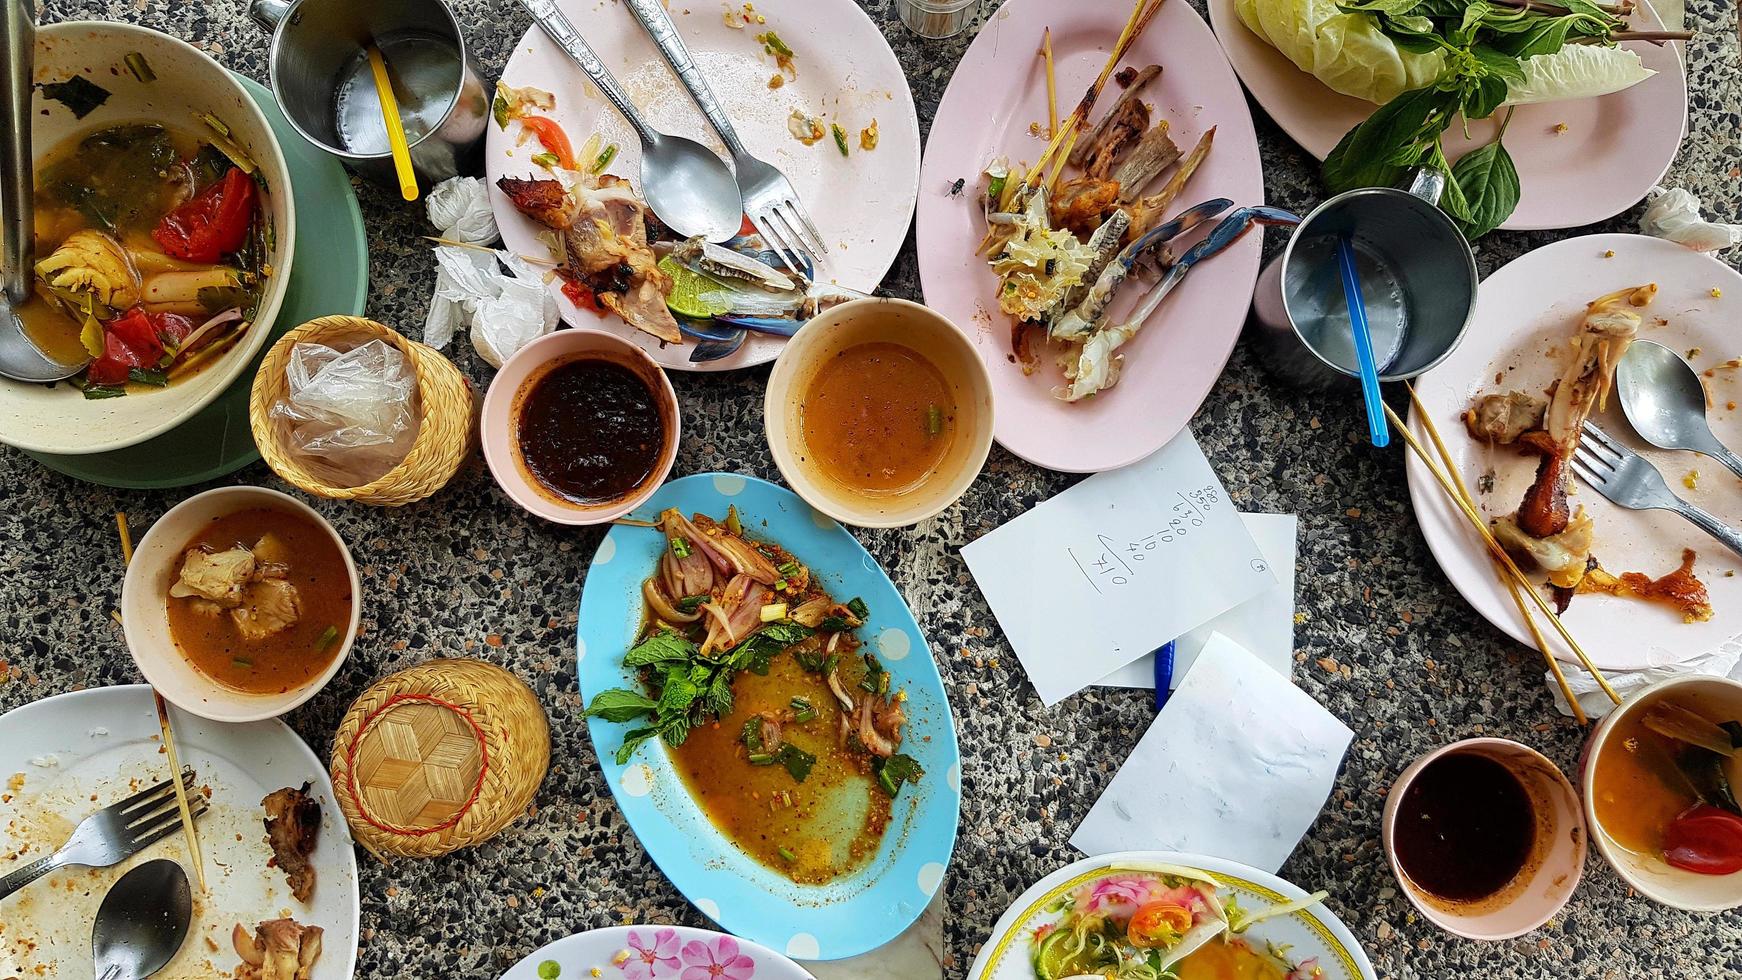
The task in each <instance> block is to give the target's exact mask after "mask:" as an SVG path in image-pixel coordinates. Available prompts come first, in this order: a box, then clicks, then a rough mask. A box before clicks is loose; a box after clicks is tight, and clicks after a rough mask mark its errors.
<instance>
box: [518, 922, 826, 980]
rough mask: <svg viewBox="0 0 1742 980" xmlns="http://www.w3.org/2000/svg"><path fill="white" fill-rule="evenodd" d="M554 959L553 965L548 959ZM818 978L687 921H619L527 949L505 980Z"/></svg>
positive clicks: (780, 958) (761, 948)
mask: <svg viewBox="0 0 1742 980" xmlns="http://www.w3.org/2000/svg"><path fill="white" fill-rule="evenodd" d="M547 963H548V964H555V966H554V968H553V967H551V966H546V965H545V964H547ZM544 977H557V978H560V980H571V978H572V980H590V978H594V977H604V978H607V980H648V978H652V977H674V978H675V977H723V978H727V980H814V978H812V977H811V975H810V974H809V973H806V972H805V971H804V969H803V968H801V967H800V966H799V965H798V964H797V963H794V962H793V961H791V960H789V959H787V958H786V957H784V956H782V955H780V954H779V953H776V952H775V951H773V950H771V949H768V948H767V947H765V946H758V945H757V944H755V943H753V942H750V941H749V940H747V939H735V938H733V937H731V936H728V935H725V934H724V933H719V932H712V931H710V930H707V929H691V928H689V927H688V926H657V925H654V926H615V927H613V928H610V929H594V930H593V931H591V932H583V933H579V934H577V935H573V936H569V937H568V938H566V939H559V940H557V941H556V942H554V943H551V944H549V945H547V946H544V947H542V948H540V949H538V950H537V951H535V952H533V953H531V954H529V955H528V956H527V957H526V958H525V959H523V960H521V961H520V962H519V963H516V964H514V966H512V967H511V968H509V970H508V972H507V973H504V974H502V980H542V978H544Z"/></svg>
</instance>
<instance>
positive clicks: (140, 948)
mask: <svg viewBox="0 0 1742 980" xmlns="http://www.w3.org/2000/svg"><path fill="white" fill-rule="evenodd" d="M193 916H194V897H193V892H192V891H191V890H190V889H189V888H188V876H187V872H185V871H183V870H182V869H181V865H179V864H177V863H175V862H174V861H171V860H168V859H167V858H158V859H157V860H155V861H147V862H145V863H144V864H141V865H139V866H138V867H136V868H134V869H133V870H132V871H129V872H127V873H126V874H124V875H122V876H121V880H120V881H117V882H115V886H114V887H113V888H110V889H109V894H107V895H105V896H103V904H102V905H101V906H100V907H98V909H97V924H96V925H95V926H93V927H92V928H91V952H92V954H93V956H94V957H95V958H96V965H97V973H96V975H97V980H145V978H146V977H149V976H151V975H152V974H153V973H156V972H157V971H159V970H161V969H163V968H164V967H165V966H167V965H168V964H169V961H170V960H172V959H175V954H176V953H177V952H179V951H180V950H181V944H182V941H183V940H185V939H186V938H187V934H188V924H189V923H190V922H192V921H193Z"/></svg>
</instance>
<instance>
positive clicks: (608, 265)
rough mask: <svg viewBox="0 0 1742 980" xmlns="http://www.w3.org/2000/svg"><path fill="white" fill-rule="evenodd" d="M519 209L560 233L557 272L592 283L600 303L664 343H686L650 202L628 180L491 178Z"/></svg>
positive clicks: (593, 290)
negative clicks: (650, 223) (652, 231)
mask: <svg viewBox="0 0 1742 980" xmlns="http://www.w3.org/2000/svg"><path fill="white" fill-rule="evenodd" d="M496 186H497V187H499V188H501V189H502V192H503V193H504V194H507V195H508V199H509V200H510V201H512V202H513V203H514V206H515V207H516V208H518V209H519V210H520V212H521V213H522V214H525V215H526V216H528V217H530V218H532V219H533V220H534V221H537V222H538V223H539V224H542V225H544V226H545V227H547V228H550V229H552V230H555V231H558V232H561V233H562V242H563V262H562V265H560V266H559V267H558V268H557V274H558V275H560V276H562V277H563V278H564V279H566V280H568V281H569V282H573V283H577V284H579V285H581V286H585V287H586V288H587V289H589V290H591V291H592V293H593V296H594V297H595V298H597V299H598V301H599V303H600V305H602V306H604V307H605V308H606V309H608V310H610V311H612V312H613V313H616V314H617V315H618V316H620V317H622V318H623V320H624V322H626V323H628V324H629V325H630V326H632V327H635V328H636V329H637V330H641V331H644V332H646V333H649V334H652V335H653V336H655V337H658V338H659V339H660V340H663V341H665V342H666V343H669V344H678V343H682V342H683V335H682V334H680V333H679V332H678V328H677V320H675V319H674V318H673V317H672V315H671V310H670V309H669V308H667V306H666V305H665V297H666V295H667V294H668V293H670V292H671V286H672V283H671V277H670V276H668V275H666V274H665V273H664V272H663V271H661V270H660V268H659V260H658V257H657V256H655V255H654V254H653V249H652V248H651V247H650V246H649V245H648V241H647V206H646V205H645V204H643V203H642V202H641V199H640V198H638V197H636V196H635V193H634V192H633V191H632V190H631V189H630V187H629V182H628V181H625V180H622V179H620V178H617V177H613V176H611V175H610V174H606V175H604V176H601V177H596V178H594V177H582V178H581V179H580V180H578V181H577V182H576V183H575V184H574V185H573V186H571V187H568V188H566V189H565V188H564V187H563V185H562V183H561V182H560V181H557V180H554V179H551V178H538V179H532V180H523V179H519V178H514V177H503V178H502V179H500V180H498V181H497V182H496Z"/></svg>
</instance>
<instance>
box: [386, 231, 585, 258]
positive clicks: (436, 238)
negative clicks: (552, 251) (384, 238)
mask: <svg viewBox="0 0 1742 980" xmlns="http://www.w3.org/2000/svg"><path fill="white" fill-rule="evenodd" d="M417 237H419V238H421V239H423V240H424V241H426V242H435V243H436V244H437V245H447V246H450V247H452V248H469V249H471V250H472V251H474V252H489V253H490V254H491V255H495V254H496V250H495V249H493V248H491V247H490V246H488V245H476V244H473V243H472V242H462V241H460V240H458V239H454V238H443V237H442V236H440V235H419V236H417ZM514 257H515V258H517V259H520V260H521V261H522V262H530V263H532V264H533V265H556V264H557V260H556V259H553V258H551V257H550V256H548V255H546V256H542V257H540V256H536V255H526V254H524V253H521V252H516V253H514Z"/></svg>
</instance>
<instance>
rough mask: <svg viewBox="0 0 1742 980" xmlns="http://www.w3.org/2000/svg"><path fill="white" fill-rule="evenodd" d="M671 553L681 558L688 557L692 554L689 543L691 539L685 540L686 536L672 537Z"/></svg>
mask: <svg viewBox="0 0 1742 980" xmlns="http://www.w3.org/2000/svg"><path fill="white" fill-rule="evenodd" d="M671 553H672V554H674V555H676V556H678V557H679V558H688V557H689V556H690V543H689V541H687V540H685V539H684V538H672V539H671Z"/></svg>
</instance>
